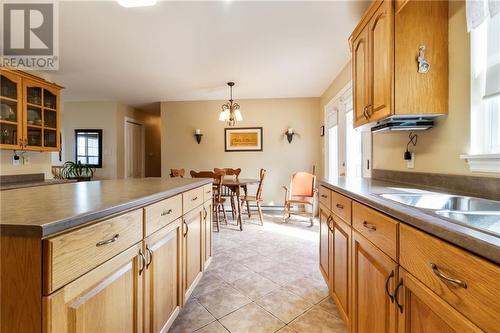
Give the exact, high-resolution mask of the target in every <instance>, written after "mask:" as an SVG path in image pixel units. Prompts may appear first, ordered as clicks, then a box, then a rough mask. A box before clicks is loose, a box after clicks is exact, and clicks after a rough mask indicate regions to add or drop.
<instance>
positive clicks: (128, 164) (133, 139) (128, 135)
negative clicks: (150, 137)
mask: <svg viewBox="0 0 500 333" xmlns="http://www.w3.org/2000/svg"><path fill="white" fill-rule="evenodd" d="M143 131H144V126H143V125H142V124H140V123H138V122H135V121H133V120H128V119H127V120H125V178H140V177H144V135H143Z"/></svg>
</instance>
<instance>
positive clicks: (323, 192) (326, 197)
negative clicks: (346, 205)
mask: <svg viewBox="0 0 500 333" xmlns="http://www.w3.org/2000/svg"><path fill="white" fill-rule="evenodd" d="M331 196H332V191H330V190H329V189H327V188H326V187H324V186H320V187H319V202H321V203H322V204H323V205H324V206H325V207H326V208H328V209H330V210H331V209H332V200H331Z"/></svg>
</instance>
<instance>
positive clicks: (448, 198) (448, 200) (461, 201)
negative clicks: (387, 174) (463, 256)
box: [380, 193, 500, 213]
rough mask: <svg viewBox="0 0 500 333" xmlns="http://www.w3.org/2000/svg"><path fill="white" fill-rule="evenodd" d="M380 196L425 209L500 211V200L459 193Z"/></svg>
mask: <svg viewBox="0 0 500 333" xmlns="http://www.w3.org/2000/svg"><path fill="white" fill-rule="evenodd" d="M380 196H381V197H383V198H386V199H390V200H393V201H396V202H399V203H402V204H405V205H408V206H413V207H417V208H424V209H432V210H446V211H462V212H499V213H500V202H499V201H493V200H486V199H480V198H472V197H463V196H458V195H449V194H440V193H399V194H392V193H391V194H381V195H380Z"/></svg>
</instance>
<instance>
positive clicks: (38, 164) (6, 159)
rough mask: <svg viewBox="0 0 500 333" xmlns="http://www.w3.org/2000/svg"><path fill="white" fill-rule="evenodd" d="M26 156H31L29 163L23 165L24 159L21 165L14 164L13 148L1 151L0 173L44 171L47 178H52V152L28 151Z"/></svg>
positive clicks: (13, 173) (14, 173) (12, 173)
mask: <svg viewBox="0 0 500 333" xmlns="http://www.w3.org/2000/svg"><path fill="white" fill-rule="evenodd" d="M19 154H20V153H19V152H18V155H19ZM24 156H26V157H29V160H30V162H29V164H28V165H23V164H22V159H21V161H20V162H21V164H20V165H13V164H12V158H13V157H14V152H13V151H12V150H2V151H0V175H19V174H27V173H43V174H45V178H46V179H49V178H52V172H51V170H50V167H51V153H39V152H26V153H24Z"/></svg>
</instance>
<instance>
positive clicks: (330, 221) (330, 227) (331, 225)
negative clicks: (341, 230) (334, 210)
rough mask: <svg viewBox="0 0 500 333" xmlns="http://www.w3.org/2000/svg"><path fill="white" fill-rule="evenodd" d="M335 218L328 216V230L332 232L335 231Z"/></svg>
mask: <svg viewBox="0 0 500 333" xmlns="http://www.w3.org/2000/svg"><path fill="white" fill-rule="evenodd" d="M332 222H333V216H331V215H330V216H328V220H326V223H327V224H328V229H330V231H331V232H333V231H334V229H333V223H332Z"/></svg>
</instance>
